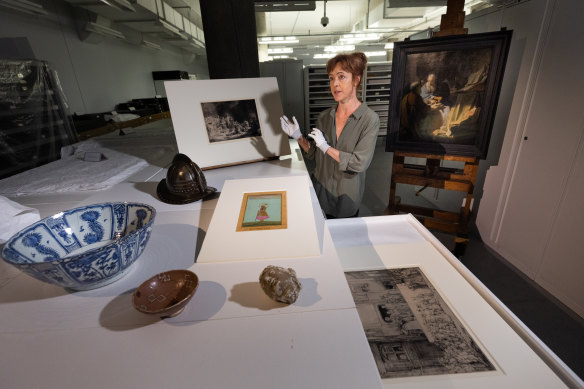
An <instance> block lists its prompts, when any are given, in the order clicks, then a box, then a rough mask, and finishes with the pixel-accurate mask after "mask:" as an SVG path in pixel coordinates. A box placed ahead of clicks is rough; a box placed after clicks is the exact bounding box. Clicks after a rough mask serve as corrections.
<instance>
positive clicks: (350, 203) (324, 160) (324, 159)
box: [307, 103, 379, 217]
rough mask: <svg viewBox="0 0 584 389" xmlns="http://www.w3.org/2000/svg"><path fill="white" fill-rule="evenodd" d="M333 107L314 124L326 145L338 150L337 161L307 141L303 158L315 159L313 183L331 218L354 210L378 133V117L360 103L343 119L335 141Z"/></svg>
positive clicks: (358, 203) (363, 188)
mask: <svg viewBox="0 0 584 389" xmlns="http://www.w3.org/2000/svg"><path fill="white" fill-rule="evenodd" d="M336 111H337V107H336V106H335V107H332V108H329V109H326V110H325V111H323V112H322V113H321V114H320V115H319V117H318V119H317V121H316V127H317V128H318V129H319V130H321V131H322V133H323V135H324V137H325V139H326V141H327V142H328V144H329V145H330V146H332V147H334V148H335V149H337V150H339V156H340V162H337V161H335V160H334V159H333V158H332V157H330V156H328V155H327V154H324V153H323V152H321V151H320V150H318V148H317V147H316V146H315V145H314V144H311V147H310V149H309V150H308V153H307V158H309V159H314V160H315V161H316V168H315V170H314V176H313V177H312V178H313V180H312V181H313V185H314V190H315V191H316V195H317V197H318V201H319V202H320V206H321V208H322V209H323V211H324V212H325V213H326V214H328V215H332V216H335V217H348V216H353V215H355V214H356V213H357V211H358V209H359V205H360V204H361V199H362V198H363V192H364V191H365V171H366V170H367V168H368V167H369V164H370V163H371V160H372V159H373V153H374V151H375V143H376V141H377V135H378V133H379V116H377V114H376V113H375V112H374V111H373V110H371V108H369V107H367V105H366V104H365V103H362V104H361V105H360V106H359V108H357V110H355V112H353V113H352V114H351V115H350V116H349V118H348V119H347V123H346V124H345V127H344V128H343V131H342V132H341V135H340V136H339V139H338V140H337V136H336V125H335V113H336Z"/></svg>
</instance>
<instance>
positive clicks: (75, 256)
mask: <svg viewBox="0 0 584 389" xmlns="http://www.w3.org/2000/svg"><path fill="white" fill-rule="evenodd" d="M115 204H123V205H125V206H126V209H127V206H128V205H135V206H141V207H144V208H148V209H149V210H150V212H151V215H150V218H149V220H148V222H147V223H144V224H143V225H142V227H140V228H137V229H135V230H133V231H131V232H129V233H127V234H125V235H122V236H121V237H119V238H117V239H115V238H114V239H111V240H110V241H109V242H108V243H106V244H105V245H102V246H99V247H95V248H92V249H89V250H87V251H84V252H82V253H79V254H73V255H69V256H65V257H61V258H57V259H54V260H51V261H43V262H22V261H15V260H13V258H11V256H10V255H6V254H5V253H9V252H10V251H16V250H15V249H13V248H12V247H11V246H10V245H11V244H13V243H14V242H15V241H16V240H18V239H20V238H21V237H22V236H23V235H24V234H25V233H27V232H28V231H29V230H31V229H32V228H33V227H34V226H38V225H41V224H42V225H46V222H47V220H49V219H53V218H55V217H56V216H58V215H63V214H66V213H73V212H79V211H81V210H83V209H90V208H95V207H100V206H101V207H103V208H105V207H107V206H112V207H113V205H115ZM155 218H156V209H155V208H154V207H153V206H152V205H150V204H146V203H140V202H135V201H111V202H105V203H95V204H87V205H82V206H79V207H75V208H70V209H67V210H65V211H62V212H58V213H55V214H53V215H50V216H47V217H45V218H43V219H41V220H38V221H36V222H34V223H32V224H29V225H28V226H26V227H24V228H23V229H21V230H20V231H18V232H17V233H15V234H14V235H13V236H12V237H11V238H10V239H8V240H7V241H6V242H5V243H4V247H3V248H2V252H1V253H0V256H1V257H2V259H3V260H4V261H5V262H7V263H9V264H11V265H15V266H18V267H37V266H57V265H65V264H67V263H69V262H74V261H78V260H79V259H80V258H83V257H86V256H90V255H93V254H95V253H96V252H98V251H102V250H104V251H105V250H108V249H109V248H111V247H113V246H117V245H119V244H123V243H125V242H126V241H127V240H130V239H135V236H137V235H140V233H141V232H143V231H147V230H148V228H150V227H151V226H152V224H153V223H154V219H155ZM73 252H74V251H73ZM17 255H18V254H17Z"/></svg>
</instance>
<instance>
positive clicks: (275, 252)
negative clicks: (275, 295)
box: [197, 176, 320, 263]
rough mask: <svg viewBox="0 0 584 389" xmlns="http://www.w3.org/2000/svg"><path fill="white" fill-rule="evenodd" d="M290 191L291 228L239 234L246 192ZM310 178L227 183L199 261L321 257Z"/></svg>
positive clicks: (281, 178)
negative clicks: (240, 217) (310, 190)
mask: <svg viewBox="0 0 584 389" xmlns="http://www.w3.org/2000/svg"><path fill="white" fill-rule="evenodd" d="M280 190H284V191H286V197H287V202H288V206H287V208H288V210H287V211H288V228H287V229H281V230H261V231H240V232H237V231H235V228H236V226H237V220H238V216H239V211H240V209H241V202H242V199H243V194H244V193H250V192H269V191H280ZM312 207H313V205H312V200H311V198H310V192H309V179H308V177H306V176H291V177H273V178H255V179H248V180H228V181H225V185H224V186H223V190H222V192H221V196H220V197H219V201H218V203H217V208H216V209H215V212H214V213H213V219H212V220H211V224H210V225H209V230H208V231H207V234H206V236H205V240H204V241H203V247H202V248H201V253H200V254H199V257H198V258H197V262H199V263H204V262H223V261H249V260H258V259H281V258H302V257H315V256H319V255H320V247H319V242H318V234H317V231H316V226H315V220H314V212H313V208H312Z"/></svg>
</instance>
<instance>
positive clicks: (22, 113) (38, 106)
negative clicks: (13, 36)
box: [0, 60, 77, 178]
mask: <svg viewBox="0 0 584 389" xmlns="http://www.w3.org/2000/svg"><path fill="white" fill-rule="evenodd" d="M0 81H1V82H0V84H1V85H0V178H4V177H8V176H11V175H13V174H16V173H19V172H22V171H24V170H28V169H31V168H33V167H36V166H40V165H43V164H45V163H48V162H51V161H54V160H56V159H58V158H59V157H60V151H61V147H62V146H65V145H68V144H71V143H74V142H76V141H77V136H76V133H75V131H74V130H73V128H72V126H71V124H70V122H69V119H68V117H67V113H66V109H65V103H64V100H63V98H62V94H61V93H60V89H58V88H59V86H58V83H57V82H56V79H55V77H54V75H53V73H52V71H51V70H50V68H49V66H48V65H47V63H46V62H43V61H36V60H27V61H17V60H3V61H0Z"/></svg>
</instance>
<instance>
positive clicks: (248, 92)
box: [164, 77, 290, 168]
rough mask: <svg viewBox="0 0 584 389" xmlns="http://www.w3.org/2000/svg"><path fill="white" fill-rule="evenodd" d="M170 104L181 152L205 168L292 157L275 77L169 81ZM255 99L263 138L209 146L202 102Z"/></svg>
mask: <svg viewBox="0 0 584 389" xmlns="http://www.w3.org/2000/svg"><path fill="white" fill-rule="evenodd" d="M164 85H165V88H166V93H167V95H168V104H169V106H170V112H171V115H172V124H173V126H174V132H175V136H176V141H177V144H178V150H179V152H181V153H183V154H186V155H187V156H188V157H189V158H191V159H192V160H193V161H194V162H195V163H196V164H197V165H199V166H200V167H201V168H208V167H217V166H222V165H229V164H237V163H243V162H249V161H255V160H262V159H265V158H269V157H276V156H281V155H289V154H290V143H289V142H288V137H287V136H286V135H285V134H284V132H282V130H281V128H280V117H281V116H282V115H283V110H282V102H281V100H280V92H279V90H278V82H277V80H276V78H275V77H263V78H235V79H226V80H184V81H166V82H165V83H164ZM244 99H255V101H256V108H257V111H258V116H259V120H260V126H261V129H262V136H261V137H255V138H244V139H240V140H238V141H225V142H217V143H209V139H208V137H207V130H206V128H205V121H204V119H203V111H202V109H201V102H213V101H228V100H244Z"/></svg>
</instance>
